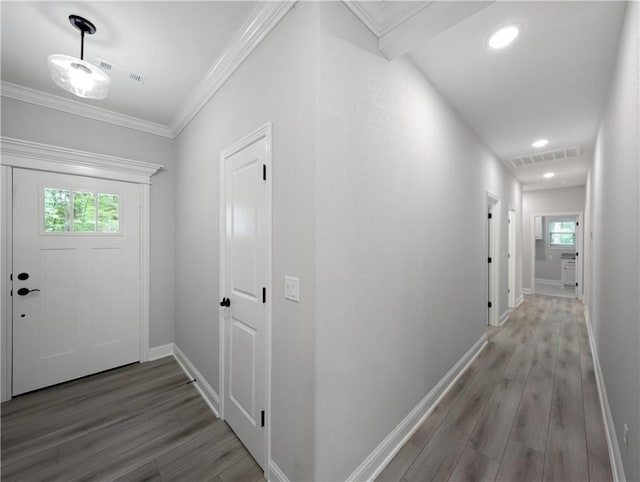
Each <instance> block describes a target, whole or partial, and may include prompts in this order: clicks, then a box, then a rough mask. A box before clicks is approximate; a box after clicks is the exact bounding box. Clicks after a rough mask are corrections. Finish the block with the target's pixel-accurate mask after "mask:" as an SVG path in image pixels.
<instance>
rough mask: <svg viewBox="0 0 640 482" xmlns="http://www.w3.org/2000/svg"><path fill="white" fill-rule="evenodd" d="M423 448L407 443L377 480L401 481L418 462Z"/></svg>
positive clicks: (387, 481) (382, 481) (379, 481)
mask: <svg viewBox="0 0 640 482" xmlns="http://www.w3.org/2000/svg"><path fill="white" fill-rule="evenodd" d="M420 451H421V448H420V447H418V446H417V445H416V444H414V443H413V442H411V441H409V442H407V443H406V444H405V445H404V447H402V448H401V449H400V451H399V452H398V453H397V454H396V455H395V457H393V460H392V461H391V463H390V464H388V465H387V466H386V467H385V468H384V470H383V471H382V472H381V473H380V475H378V477H377V478H376V481H377V482H394V481H397V480H400V479H401V478H402V477H403V475H404V474H405V473H406V472H407V470H409V467H411V465H412V464H413V462H414V461H415V460H416V457H417V456H418V454H419V453H420Z"/></svg>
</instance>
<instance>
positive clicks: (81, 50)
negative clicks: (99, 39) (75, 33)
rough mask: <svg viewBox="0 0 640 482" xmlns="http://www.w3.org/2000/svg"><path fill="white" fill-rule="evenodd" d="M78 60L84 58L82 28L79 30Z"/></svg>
mask: <svg viewBox="0 0 640 482" xmlns="http://www.w3.org/2000/svg"><path fill="white" fill-rule="evenodd" d="M80 60H84V30H80Z"/></svg>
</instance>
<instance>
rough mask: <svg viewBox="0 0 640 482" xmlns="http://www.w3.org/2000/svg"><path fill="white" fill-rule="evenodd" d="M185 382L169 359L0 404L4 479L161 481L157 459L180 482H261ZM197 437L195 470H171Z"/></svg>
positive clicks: (257, 470)
mask: <svg viewBox="0 0 640 482" xmlns="http://www.w3.org/2000/svg"><path fill="white" fill-rule="evenodd" d="M187 380H188V379H187V377H186V375H184V372H183V371H182V370H181V368H180V367H179V365H178V364H177V363H176V361H175V359H174V358H173V357H167V358H166V359H162V360H159V361H154V362H149V363H143V364H134V365H129V366H126V367H123V368H119V369H116V370H112V371H109V372H105V373H101V374H97V375H94V376H92V377H87V378H84V379H82V380H78V381H73V382H69V383H65V384H62V385H58V386H55V387H51V388H49V389H45V390H42V391H38V392H34V393H30V394H25V395H24V396H21V397H18V398H16V399H14V400H12V401H11V402H9V404H8V405H5V404H3V405H2V410H3V418H2V434H1V437H2V480H27V481H28V480H32V481H43V480H52V481H65V482H67V481H73V480H100V481H102V480H105V481H106V480H121V481H133V480H136V481H140V480H150V481H151V480H161V479H160V468H159V465H158V463H157V462H156V459H158V460H161V461H163V470H165V471H166V472H167V473H174V474H181V475H180V477H181V478H182V480H194V481H195V480H198V481H199V480H214V479H219V480H238V478H240V479H242V478H250V479H251V480H254V475H256V474H258V476H257V477H255V480H259V479H260V478H261V476H262V470H261V469H260V467H259V466H258V465H257V464H256V463H255V461H254V460H253V458H251V457H250V455H249V453H248V452H247V451H246V449H245V448H244V447H243V446H242V444H241V443H240V442H239V440H238V439H237V437H236V436H235V434H234V433H233V432H232V431H231V429H230V428H229V427H228V425H227V424H226V423H225V422H223V421H221V420H218V419H217V418H216V417H215V415H214V414H213V413H212V412H211V411H210V410H209V408H208V406H207V405H206V403H205V402H204V401H203V400H202V398H201V396H200V395H199V393H198V392H197V390H196V389H195V388H194V387H193V385H191V384H189V385H187V384H186V381H187ZM62 406H67V407H68V408H67V409H66V410H61V409H57V407H62ZM5 407H8V410H7V411H6V412H5ZM48 407H53V410H49V408H48ZM5 422H6V423H5ZM194 440H195V441H198V443H202V441H203V440H204V441H205V442H204V443H205V446H206V447H205V448H206V450H203V453H205V454H206V456H205V458H200V459H197V460H195V459H194V463H195V464H196V465H197V469H195V468H189V469H188V470H186V469H185V467H184V466H183V465H179V464H178V466H176V467H171V464H170V463H167V461H168V460H170V459H171V456H170V455H168V454H175V453H182V454H183V455H184V454H185V453H187V452H189V451H190V450H191V449H193V447H194V443H193V441H194ZM239 462H242V463H239ZM236 464H237V465H236ZM252 464H253V465H252ZM194 477H197V478H194Z"/></svg>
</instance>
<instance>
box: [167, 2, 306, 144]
mask: <svg viewBox="0 0 640 482" xmlns="http://www.w3.org/2000/svg"><path fill="white" fill-rule="evenodd" d="M295 3H296V1H292V0H284V1H282V0H280V1H269V2H260V3H259V5H258V6H257V7H256V9H255V10H254V12H253V14H252V15H251V16H250V17H249V19H248V20H247V21H246V22H245V23H244V25H243V26H242V28H241V29H240V30H239V31H238V32H237V33H236V34H235V35H234V37H233V38H232V39H231V41H230V42H229V44H228V45H227V48H226V49H225V51H224V53H223V54H222V55H221V56H220V58H219V59H218V60H217V61H216V63H215V64H213V66H212V67H211V68H210V69H209V71H208V72H207V73H206V74H205V76H204V77H203V78H202V80H200V82H199V83H198V85H197V86H196V87H195V89H194V90H193V91H192V92H191V94H190V95H189V97H187V100H186V101H185V102H184V104H183V105H182V106H181V107H180V109H179V110H178V112H177V113H176V115H175V116H174V118H173V119H172V121H171V123H170V124H169V129H170V131H171V133H172V135H173V136H174V137H175V136H177V135H178V134H180V132H181V131H182V129H184V128H185V126H186V125H187V124H188V123H189V121H191V119H193V118H194V117H195V115H196V114H197V113H198V112H200V109H202V108H203V107H204V105H205V104H206V103H207V102H208V101H209V99H210V98H211V97H213V95H214V94H215V93H216V92H217V91H218V90H220V88H221V87H222V85H223V84H224V83H225V82H226V80H227V79H228V78H229V77H230V76H231V74H233V72H235V71H236V69H237V68H238V67H240V65H241V64H242V62H244V60H245V59H246V58H247V57H248V56H249V54H250V53H251V52H253V49H255V48H256V47H257V46H258V45H259V44H260V42H261V41H262V40H263V39H264V38H265V37H266V36H267V34H268V33H269V32H271V30H272V29H273V28H274V27H275V26H276V25H277V24H278V22H279V21H280V20H282V18H283V17H284V16H285V15H286V14H287V12H288V11H289V10H290V9H291V8H292V7H293V6H294V5H295Z"/></svg>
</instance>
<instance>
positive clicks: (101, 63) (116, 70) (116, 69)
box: [95, 57, 147, 84]
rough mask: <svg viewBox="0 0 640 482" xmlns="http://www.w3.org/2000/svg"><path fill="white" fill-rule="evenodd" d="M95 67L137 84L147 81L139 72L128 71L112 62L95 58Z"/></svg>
mask: <svg viewBox="0 0 640 482" xmlns="http://www.w3.org/2000/svg"><path fill="white" fill-rule="evenodd" d="M95 65H96V66H97V67H98V68H100V69H102V70H104V71H105V72H109V73H110V74H112V75H116V74H117V75H120V76H122V77H126V78H128V79H129V80H131V81H133V82H135V83H137V84H144V82H145V80H147V76H146V75H144V74H141V73H139V72H132V71H130V70H129V69H126V68H124V67H122V66H121V65H117V64H114V63H113V62H110V61H109V60H106V59H103V58H100V57H97V58H96V63H95Z"/></svg>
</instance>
